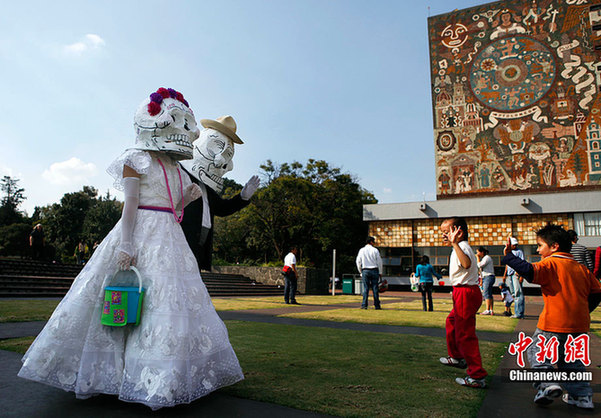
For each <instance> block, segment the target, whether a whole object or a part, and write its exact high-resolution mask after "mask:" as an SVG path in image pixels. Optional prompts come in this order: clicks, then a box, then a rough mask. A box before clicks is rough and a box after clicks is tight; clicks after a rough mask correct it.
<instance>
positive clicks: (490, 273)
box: [476, 247, 495, 315]
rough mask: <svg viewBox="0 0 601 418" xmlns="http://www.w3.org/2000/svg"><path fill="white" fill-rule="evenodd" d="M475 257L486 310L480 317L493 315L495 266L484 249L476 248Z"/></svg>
mask: <svg viewBox="0 0 601 418" xmlns="http://www.w3.org/2000/svg"><path fill="white" fill-rule="evenodd" d="M476 257H477V259H478V268H479V269H480V271H481V272H482V274H481V276H482V279H481V280H480V282H481V283H480V284H481V286H482V295H483V296H484V303H485V304H486V310H484V311H482V312H481V313H480V315H494V314H495V313H494V311H493V306H494V299H493V297H492V289H493V287H494V285H495V266H494V264H493V261H492V258H491V257H490V256H489V255H488V250H487V249H486V248H484V247H478V249H477V250H476Z"/></svg>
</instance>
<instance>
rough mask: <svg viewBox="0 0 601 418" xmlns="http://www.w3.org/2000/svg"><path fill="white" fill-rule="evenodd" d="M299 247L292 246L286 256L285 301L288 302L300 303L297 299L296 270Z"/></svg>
mask: <svg viewBox="0 0 601 418" xmlns="http://www.w3.org/2000/svg"><path fill="white" fill-rule="evenodd" d="M297 253H298V249H297V248H296V247H291V248H290V252H289V253H288V255H286V257H284V278H285V279H284V280H285V284H284V302H286V304H289V303H291V304H293V305H299V303H298V302H297V301H296V280H297V278H298V274H297V272H296V254H297Z"/></svg>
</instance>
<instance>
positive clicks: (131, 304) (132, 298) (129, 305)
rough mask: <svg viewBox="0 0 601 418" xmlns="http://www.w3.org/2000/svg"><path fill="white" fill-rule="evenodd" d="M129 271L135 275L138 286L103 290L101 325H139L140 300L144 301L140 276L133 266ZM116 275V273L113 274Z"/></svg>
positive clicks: (113, 287) (109, 287)
mask: <svg viewBox="0 0 601 418" xmlns="http://www.w3.org/2000/svg"><path fill="white" fill-rule="evenodd" d="M130 269H131V270H132V271H133V272H134V273H136V277H137V278H138V286H137V287H134V286H107V287H105V288H104V302H103V305H102V317H101V320H100V322H101V323H102V325H107V326H109V327H123V326H125V325H127V324H132V325H138V324H139V323H140V316H141V314H142V300H143V299H144V288H143V287H142V276H141V275H140V272H139V271H138V269H137V268H135V267H134V266H131V267H130ZM116 275H117V273H115V276H116ZM115 276H113V279H114V277H115Z"/></svg>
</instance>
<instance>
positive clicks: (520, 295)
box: [503, 237, 526, 319]
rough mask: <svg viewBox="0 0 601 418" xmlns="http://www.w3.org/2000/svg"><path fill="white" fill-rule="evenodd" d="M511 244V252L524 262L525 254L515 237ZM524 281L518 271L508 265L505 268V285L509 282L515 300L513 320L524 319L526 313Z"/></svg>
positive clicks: (510, 240) (512, 238)
mask: <svg viewBox="0 0 601 418" xmlns="http://www.w3.org/2000/svg"><path fill="white" fill-rule="evenodd" d="M509 242H510V245H511V252H512V253H513V255H515V256H516V257H517V258H521V259H522V260H524V259H525V258H524V253H523V252H522V250H520V249H518V240H517V238H515V237H510V238H509ZM523 280H524V279H523V278H522V277H521V276H520V275H519V274H517V273H516V271H515V270H514V269H513V268H511V266H509V265H506V266H505V274H504V275H503V283H505V282H507V283H506V284H507V286H508V287H509V290H510V291H511V294H512V295H513V298H514V300H515V314H514V315H512V316H511V317H512V318H518V319H521V318H523V317H524V311H525V309H526V308H525V306H524V305H525V303H526V298H525V297H524V292H523V289H522V281H523Z"/></svg>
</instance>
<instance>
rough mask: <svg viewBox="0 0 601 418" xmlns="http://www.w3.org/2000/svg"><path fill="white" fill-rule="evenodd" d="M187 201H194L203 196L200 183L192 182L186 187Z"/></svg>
mask: <svg viewBox="0 0 601 418" xmlns="http://www.w3.org/2000/svg"><path fill="white" fill-rule="evenodd" d="M184 194H185V195H186V202H193V201H195V200H196V199H200V197H201V196H202V190H201V188H200V186H199V185H198V184H194V183H193V184H191V185H189V186H188V187H187V188H186V192H185V193H184Z"/></svg>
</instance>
